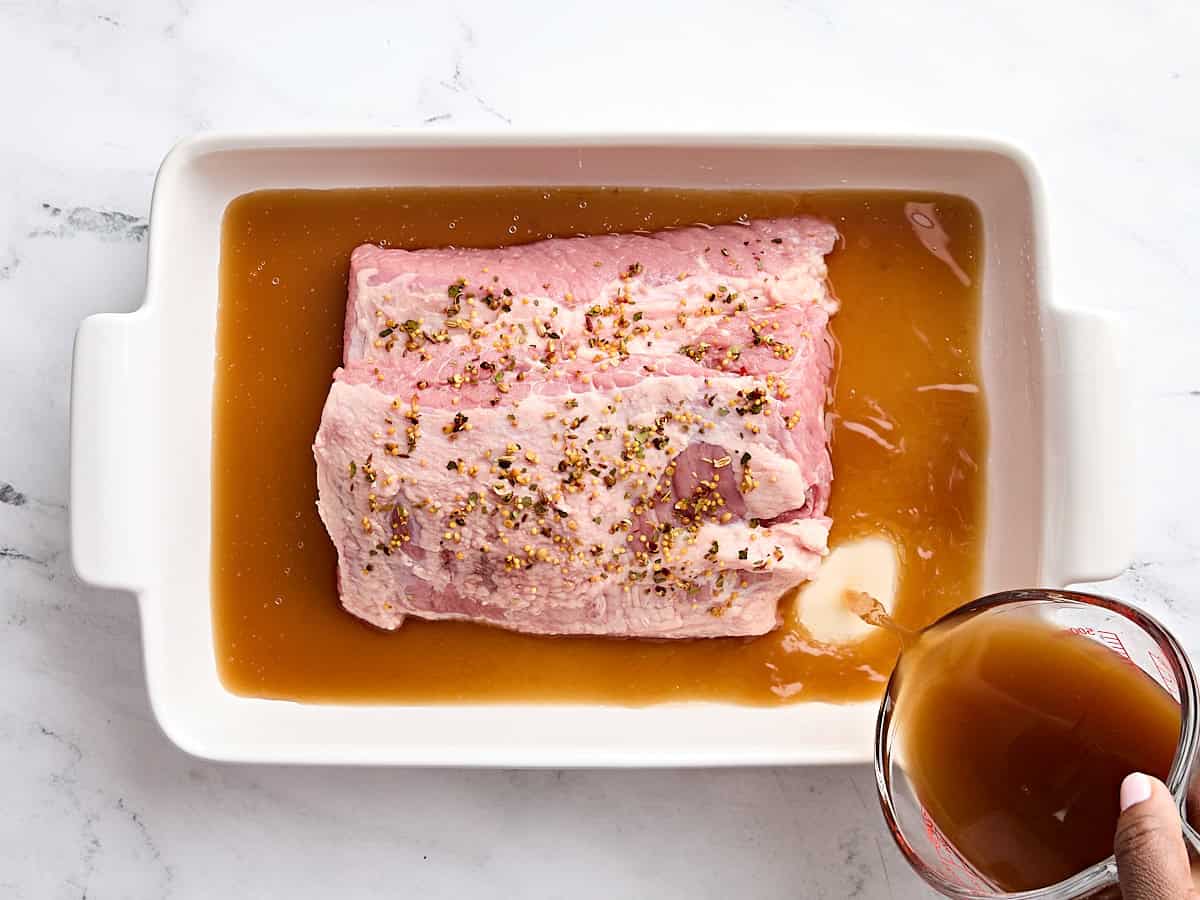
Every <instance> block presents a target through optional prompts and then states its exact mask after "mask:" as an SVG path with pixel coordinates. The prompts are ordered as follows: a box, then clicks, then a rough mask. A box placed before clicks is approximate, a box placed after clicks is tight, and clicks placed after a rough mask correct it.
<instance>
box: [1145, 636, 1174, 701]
mask: <svg viewBox="0 0 1200 900" xmlns="http://www.w3.org/2000/svg"><path fill="white" fill-rule="evenodd" d="M1150 662H1152V663H1154V668H1156V669H1158V683H1159V684H1161V685H1162V686H1163V687H1164V688H1166V689H1167V691H1168V692H1169V693H1170V694H1171V696H1172V697H1174V698H1175V700H1176V702H1178V700H1179V682H1177V681H1176V680H1175V673H1174V672H1172V671H1171V667H1170V666H1169V665H1167V661H1166V660H1165V659H1163V656H1162V654H1161V653H1159V652H1158V651H1157V650H1155V649H1154V648H1153V647H1151V648H1150Z"/></svg>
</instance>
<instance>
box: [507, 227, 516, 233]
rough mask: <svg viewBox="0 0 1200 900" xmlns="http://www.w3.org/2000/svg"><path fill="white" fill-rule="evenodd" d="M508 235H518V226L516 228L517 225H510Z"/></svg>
mask: <svg viewBox="0 0 1200 900" xmlns="http://www.w3.org/2000/svg"><path fill="white" fill-rule="evenodd" d="M508 233H509V234H516V233H517V226H516V225H509V226H508Z"/></svg>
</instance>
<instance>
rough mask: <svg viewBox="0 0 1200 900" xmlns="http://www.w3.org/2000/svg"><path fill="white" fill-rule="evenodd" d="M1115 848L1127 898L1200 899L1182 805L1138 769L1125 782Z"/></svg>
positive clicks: (1122, 888) (1155, 781)
mask: <svg viewBox="0 0 1200 900" xmlns="http://www.w3.org/2000/svg"><path fill="white" fill-rule="evenodd" d="M1113 849H1114V852H1115V853H1116V856H1117V875H1118V878H1119V879H1120V882H1121V895H1122V896H1123V897H1124V900H1200V892H1197V890H1196V888H1195V887H1194V886H1193V884H1192V872H1191V866H1190V864H1189V862H1188V853H1187V846H1186V845H1185V844H1184V842H1183V826H1182V824H1181V823H1180V821H1179V809H1178V807H1176V805H1175V798H1174V797H1172V796H1171V792H1170V791H1168V790H1167V788H1166V785H1164V784H1163V783H1162V782H1161V781H1159V780H1158V779H1157V778H1151V777H1150V776H1148V775H1142V774H1141V773H1134V774H1132V775H1129V776H1127V777H1126V779H1125V780H1124V781H1123V782H1122V783H1121V817H1120V819H1118V820H1117V835H1116V839H1115V840H1114V842H1113Z"/></svg>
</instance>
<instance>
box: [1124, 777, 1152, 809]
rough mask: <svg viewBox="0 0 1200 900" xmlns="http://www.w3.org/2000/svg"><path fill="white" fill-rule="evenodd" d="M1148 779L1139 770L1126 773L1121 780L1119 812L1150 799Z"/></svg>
mask: <svg viewBox="0 0 1200 900" xmlns="http://www.w3.org/2000/svg"><path fill="white" fill-rule="evenodd" d="M1150 791H1151V784H1150V779H1149V778H1147V777H1146V776H1145V775H1143V774H1142V773H1141V772H1134V773H1133V774H1132V775H1126V776H1125V780H1124V781H1122V782H1121V812H1125V810H1127V809H1129V807H1131V806H1137V804H1139V803H1142V802H1144V801H1146V800H1149V799H1150Z"/></svg>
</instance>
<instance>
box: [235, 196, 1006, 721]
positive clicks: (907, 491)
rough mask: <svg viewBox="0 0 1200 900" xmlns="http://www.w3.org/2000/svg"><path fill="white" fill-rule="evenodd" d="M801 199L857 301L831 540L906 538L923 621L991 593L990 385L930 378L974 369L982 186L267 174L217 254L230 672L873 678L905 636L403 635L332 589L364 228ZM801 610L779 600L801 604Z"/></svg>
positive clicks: (656, 690)
mask: <svg viewBox="0 0 1200 900" xmlns="http://www.w3.org/2000/svg"><path fill="white" fill-rule="evenodd" d="M909 201H913V202H922V203H931V204H934V208H935V209H936V216H937V218H938V219H939V220H940V222H941V224H942V226H943V228H944V229H945V232H946V233H947V235H948V236H949V239H950V244H949V249H950V252H951V253H952V254H953V257H954V262H955V263H956V264H957V266H958V267H960V270H959V271H958V272H957V273H956V272H955V271H954V270H953V269H952V268H951V266H949V265H947V264H946V263H945V262H943V261H941V260H939V259H937V258H935V257H934V256H933V255H932V254H931V253H930V251H929V250H927V249H926V248H925V247H924V246H923V245H922V244H921V242H920V241H919V240H918V239H917V237H916V226H914V225H913V224H912V223H910V221H909V220H908V216H907V215H906V211H905V203H906V202H909ZM800 213H811V214H816V215H820V216H823V217H825V218H827V219H829V220H830V221H832V222H833V223H834V224H835V225H837V227H838V229H839V230H840V231H841V234H842V239H843V240H842V242H841V245H840V246H839V248H838V249H837V250H835V252H834V253H833V254H832V255H831V256H830V258H829V268H830V280H831V282H832V284H833V288H834V291H835V293H836V294H837V296H838V297H839V298H840V299H841V301H842V309H841V311H840V312H839V313H838V315H837V316H836V317H835V319H834V324H833V331H834V334H835V337H836V339H837V341H838V342H839V345H840V353H839V357H840V359H839V368H838V373H837V381H836V389H835V398H834V402H833V406H832V409H831V413H832V416H833V422H834V429H833V464H834V473H835V477H834V489H833V496H832V500H831V507H830V514H831V515H832V516H833V519H834V526H833V532H832V535H831V545H833V546H837V545H838V544H839V543H841V542H845V541H847V540H849V539H851V538H854V537H858V536H861V535H866V534H871V533H878V532H884V533H886V534H888V535H890V536H891V537H892V538H893V539H894V540H895V541H896V542H897V544H898V546H899V548H900V552H901V556H902V570H901V571H902V578H901V590H900V594H899V596H898V598H897V604H896V609H895V618H896V620H897V621H898V622H899V623H900V624H901V625H903V626H905V627H909V628H918V627H921V626H923V625H925V624H928V623H929V622H931V621H932V620H934V619H935V618H937V617H938V616H940V615H941V614H942V613H944V612H946V611H947V610H949V609H951V608H953V607H955V606H958V605H960V604H961V603H963V602H965V601H967V600H969V599H971V598H972V597H974V596H975V594H976V591H977V588H978V583H979V563H980V553H981V547H982V537H983V520H984V506H983V504H984V470H983V464H984V458H985V441H986V431H987V429H986V413H985V404H984V398H983V395H982V394H981V393H964V392H955V391H941V390H930V391H918V390H917V388H918V386H921V385H933V384H945V383H954V384H960V383H978V381H979V377H978V373H977V362H976V353H977V344H978V330H979V308H980V298H979V288H978V283H979V273H980V271H981V266H982V260H981V249H980V237H981V230H982V229H981V224H980V221H979V216H978V212H977V211H976V209H975V207H974V206H973V205H972V204H971V203H970V202H969V201H967V200H965V199H962V198H958V197H950V196H943V195H914V194H908V193H900V192H851V191H834V192H818V193H781V192H770V193H764V192H747V191H736V192H729V191H721V192H710V191H677V190H669V189H641V188H621V189H616V188H609V189H605V188H552V189H545V190H542V189H529V188H471V189H450V188H446V189H442V188H438V189H429V188H419V189H417V188H414V189H406V188H396V189H378V190H335V191H294V190H291V191H262V192H257V193H253V194H247V195H245V196H242V197H239V198H237V199H236V200H234V201H233V202H232V203H231V204H230V206H229V208H228V209H227V210H226V213H225V219H224V230H223V235H222V248H221V272H220V283H221V295H220V308H219V314H218V328H217V364H216V385H215V400H214V438H213V532H212V544H213V557H212V596H213V619H214V636H213V637H214V642H215V649H216V656H217V662H218V667H219V670H220V674H221V678H222V680H223V681H224V683H225V685H226V687H227V688H229V689H230V690H231V691H234V692H236V693H239V694H246V695H251V696H257V697H276V698H290V699H295V700H303V701H309V702H322V701H338V702H370V703H385V702H406V703H429V702H447V701H463V702H499V701H508V700H514V699H519V700H528V701H550V702H554V701H561V702H568V701H580V702H608V703H620V704H629V705H639V704H647V703H655V702H663V701H677V700H690V699H708V700H723V701H730V702H737V703H747V704H774V703H780V702H791V701H796V700H832V701H850V700H856V699H862V698H867V697H873V696H876V695H878V694H879V693H880V691H881V690H882V685H883V681H884V680H885V679H886V677H887V674H888V673H889V672H890V671H891V669H892V666H893V665H894V663H895V660H896V654H897V645H896V641H895V639H894V638H893V637H892V636H891V635H888V634H884V633H880V634H878V635H874V636H872V637H870V638H868V639H867V640H865V641H862V642H861V643H859V644H857V645H853V646H849V647H841V648H836V647H830V646H822V645H819V644H817V643H815V642H813V641H812V640H811V639H810V638H809V637H808V636H807V635H806V634H805V632H804V631H803V630H802V629H800V628H798V627H796V626H792V625H790V624H789V620H788V619H787V618H785V624H784V625H783V626H781V627H780V628H778V629H776V630H775V631H774V632H773V633H771V634H768V635H766V636H763V637H760V638H720V639H699V640H688V641H650V640H618V639H612V638H593V637H570V638H564V637H537V636H530V635H522V634H516V633H512V632H506V631H502V630H499V629H495V628H491V627H487V626H481V625H474V624H469V623H462V622H425V621H421V620H419V619H416V618H413V617H410V618H409V619H408V620H407V621H406V622H405V624H404V626H403V627H402V628H400V629H399V630H398V631H396V632H392V633H385V632H382V631H377V630H375V629H373V628H371V627H370V626H367V625H365V624H363V623H362V622H360V621H358V620H357V619H355V618H354V617H352V616H351V615H350V614H349V613H346V612H344V611H343V610H342V609H341V607H340V605H339V603H338V598H337V590H336V585H335V572H336V556H335V552H334V548H333V545H332V544H331V543H330V540H329V538H328V536H327V535H326V533H325V529H324V527H323V526H322V524H321V521H320V519H319V518H318V516H317V511H316V506H315V500H316V473H315V467H314V463H313V458H312V452H311V444H312V439H313V435H314V434H315V433H316V430H317V425H318V422H319V421H320V416H321V407H322V405H323V403H324V401H325V396H326V394H327V392H328V390H329V384H330V374H331V373H332V371H333V369H334V368H335V367H336V366H337V365H338V364H339V362H340V358H341V351H342V321H343V317H344V311H345V303H346V273H347V265H348V259H349V254H350V251H351V250H352V249H353V248H354V247H355V246H356V245H358V244H360V243H363V242H368V241H370V242H376V243H386V244H387V245H389V246H393V247H436V246H445V245H448V244H455V245H458V246H478V247H485V246H498V245H504V244H517V243H525V242H529V241H532V240H537V239H539V238H544V237H548V236H551V235H554V236H559V237H562V236H568V235H575V234H603V233H605V232H610V231H631V230H634V229H639V228H641V229H659V228H668V227H672V226H678V225H687V224H692V223H696V222H704V223H708V224H714V225H715V224H721V223H726V222H733V221H736V220H737V219H739V218H741V217H749V218H759V217H767V216H790V215H796V214H800ZM960 276H962V277H965V278H966V279H967V282H968V283H964V282H963V281H962V280H961V278H960ZM847 425H849V426H850V427H847ZM862 426H865V427H866V428H869V429H871V432H872V433H866V432H864V431H863V430H862ZM856 428H857V429H858V430H854V429H856ZM790 604H791V599H790V598H785V600H784V609H785V611H786V610H788V609H789V608H790Z"/></svg>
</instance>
